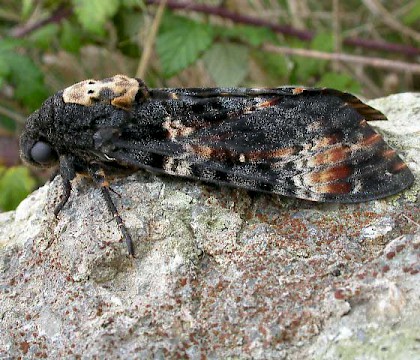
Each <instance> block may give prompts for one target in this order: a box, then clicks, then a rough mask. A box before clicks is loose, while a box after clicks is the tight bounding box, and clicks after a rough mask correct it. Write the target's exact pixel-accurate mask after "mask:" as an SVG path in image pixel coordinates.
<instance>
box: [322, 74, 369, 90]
mask: <svg viewBox="0 0 420 360" xmlns="http://www.w3.org/2000/svg"><path fill="white" fill-rule="evenodd" d="M316 86H318V87H327V88H334V89H337V90H341V91H346V92H351V93H360V91H361V86H360V84H359V83H358V82H357V81H356V80H354V79H353V78H352V77H351V76H348V75H346V74H339V73H333V72H329V73H325V74H323V75H322V78H321V79H320V80H319V81H318V83H317V84H316Z"/></svg>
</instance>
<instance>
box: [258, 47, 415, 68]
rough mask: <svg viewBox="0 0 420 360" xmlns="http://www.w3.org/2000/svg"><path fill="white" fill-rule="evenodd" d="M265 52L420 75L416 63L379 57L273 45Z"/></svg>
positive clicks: (266, 48)
mask: <svg viewBox="0 0 420 360" xmlns="http://www.w3.org/2000/svg"><path fill="white" fill-rule="evenodd" d="M262 49H263V50H265V51H270V52H274V53H279V54H286V55H298V56H304V57H310V58H315V59H322V60H330V61H334V60H335V61H343V62H346V63H355V64H361V65H367V66H374V67H377V68H384V69H392V70H395V71H402V72H411V73H420V65H419V64H414V63H407V62H403V61H395V60H386V59H382V58H377V57H364V56H357V55H350V54H343V53H327V52H322V51H316V50H307V49H297V48H288V47H282V46H275V45H272V44H265V45H263V46H262Z"/></svg>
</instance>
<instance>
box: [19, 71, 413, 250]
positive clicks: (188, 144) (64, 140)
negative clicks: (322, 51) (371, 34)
mask: <svg viewBox="0 0 420 360" xmlns="http://www.w3.org/2000/svg"><path fill="white" fill-rule="evenodd" d="M385 119H386V118H385V116H384V115H383V114H382V113H381V112H379V111H378V110H375V109H373V108H372V107H370V106H368V105H366V104H364V103H363V102H361V101H360V100H359V99H358V98H356V97H355V96H353V95H351V94H348V93H344V92H340V91H338V90H333V89H316V88H304V87H293V86H288V87H279V88H186V89H149V88H147V87H146V85H145V83H144V82H143V81H142V80H141V79H136V78H130V77H127V76H124V75H116V76H114V77H111V78H107V79H103V80H85V81H82V82H79V83H77V84H75V85H72V86H70V87H68V88H66V89H64V90H62V91H59V92H57V93H56V94H55V95H53V96H51V97H50V98H48V99H47V100H46V101H45V102H44V103H43V105H42V106H41V108H40V109H39V110H37V111H35V112H34V113H33V114H32V115H30V116H29V118H28V120H27V122H26V125H25V128H24V130H23V132H22V135H21V138H20V147H21V157H22V159H23V160H24V161H25V162H26V163H28V164H30V165H33V166H38V167H51V166H54V165H56V164H58V165H59V173H60V174H61V178H62V182H63V194H62V197H61V200H60V202H59V203H58V205H57V206H56V208H55V211H54V213H55V215H56V216H57V215H58V214H59V212H60V211H61V209H62V208H63V207H64V205H65V204H66V202H67V200H68V199H69V196H70V193H71V189H72V185H71V181H72V180H73V179H74V178H75V177H76V175H77V174H82V175H87V176H89V177H90V178H91V179H92V180H93V181H94V183H96V184H97V186H98V187H99V188H100V190H101V193H102V195H103V198H104V200H105V203H106V205H107V208H108V210H109V212H110V214H111V215H112V216H113V217H114V218H115V220H116V222H117V224H118V227H119V229H120V231H121V233H122V236H123V238H124V239H125V241H126V243H127V246H128V253H129V254H130V255H133V254H134V247H133V242H132V239H131V237H130V234H129V232H128V231H127V229H126V227H125V226H124V223H123V221H122V219H121V217H120V215H119V213H118V211H117V208H116V207H115V205H114V202H113V200H112V197H111V194H110V186H109V181H108V180H107V179H108V177H109V176H110V175H113V176H114V175H124V174H128V173H131V172H134V171H136V170H138V169H146V170H151V171H155V172H158V173H159V172H160V173H165V174H170V175H174V176H180V177H184V178H191V179H197V180H202V181H205V182H212V183H217V184H221V185H228V186H234V187H241V188H245V189H250V190H256V191H262V192H268V193H275V194H279V195H284V196H291V197H296V198H300V199H306V200H311V201H321V202H340V203H355V202H362V201H369V200H373V199H379V198H383V197H386V196H389V195H392V194H395V193H397V192H399V191H401V190H403V189H405V188H407V187H408V186H410V185H411V184H412V182H413V180H414V177H413V175H412V173H411V172H410V170H409V169H408V167H407V166H406V164H405V163H404V162H403V161H402V160H401V159H400V157H399V156H398V155H397V153H396V152H395V151H394V150H393V149H391V148H390V147H389V146H388V145H387V144H386V143H385V141H384V140H383V138H382V137H381V136H380V135H379V134H378V133H377V132H375V130H373V129H372V127H371V126H370V125H369V124H368V122H367V121H374V120H385Z"/></svg>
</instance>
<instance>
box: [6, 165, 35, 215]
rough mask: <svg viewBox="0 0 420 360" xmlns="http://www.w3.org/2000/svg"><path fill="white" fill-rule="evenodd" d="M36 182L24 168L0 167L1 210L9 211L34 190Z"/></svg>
mask: <svg viewBox="0 0 420 360" xmlns="http://www.w3.org/2000/svg"><path fill="white" fill-rule="evenodd" d="M35 184H36V181H35V180H34V179H33V178H32V177H31V175H30V173H29V170H28V169H27V168H26V167H24V166H14V167H10V168H7V169H6V168H4V167H0V194H1V195H0V208H1V209H2V210H3V211H9V210H13V209H15V208H16V206H18V205H19V203H20V202H21V201H22V200H23V199H24V198H25V197H26V196H27V195H28V194H29V193H30V192H31V191H32V190H33V189H34V187H35Z"/></svg>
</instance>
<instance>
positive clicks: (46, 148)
mask: <svg viewBox="0 0 420 360" xmlns="http://www.w3.org/2000/svg"><path fill="white" fill-rule="evenodd" d="M31 158H32V160H33V161H35V162H36V163H38V164H40V165H49V164H53V163H55V162H56V161H57V159H58V155H57V152H56V151H55V150H54V149H53V148H52V147H51V145H50V144H48V143H46V142H44V141H38V142H36V143H35V144H34V146H32V149H31Z"/></svg>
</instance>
